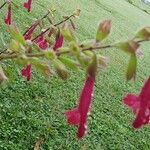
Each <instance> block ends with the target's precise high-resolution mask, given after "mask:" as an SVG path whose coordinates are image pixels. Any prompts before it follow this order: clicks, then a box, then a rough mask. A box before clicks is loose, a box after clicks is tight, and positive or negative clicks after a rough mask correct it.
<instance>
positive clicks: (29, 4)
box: [24, 0, 32, 12]
mask: <svg viewBox="0 0 150 150" xmlns="http://www.w3.org/2000/svg"><path fill="white" fill-rule="evenodd" d="M24 7H25V8H26V9H27V10H28V12H30V11H31V7H32V0H28V1H27V2H25V3H24Z"/></svg>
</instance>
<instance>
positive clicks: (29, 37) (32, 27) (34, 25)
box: [23, 23, 38, 40]
mask: <svg viewBox="0 0 150 150" xmlns="http://www.w3.org/2000/svg"><path fill="white" fill-rule="evenodd" d="M37 25H38V24H37V23H34V24H33V25H32V26H31V27H30V28H29V29H28V30H27V31H26V32H25V33H24V35H23V36H24V39H25V40H30V39H31V36H32V33H33V31H34V30H35V28H36V27H37Z"/></svg>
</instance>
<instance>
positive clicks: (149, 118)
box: [123, 77, 150, 128]
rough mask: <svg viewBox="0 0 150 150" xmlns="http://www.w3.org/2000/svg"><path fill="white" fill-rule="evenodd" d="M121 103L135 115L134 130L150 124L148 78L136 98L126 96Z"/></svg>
mask: <svg viewBox="0 0 150 150" xmlns="http://www.w3.org/2000/svg"><path fill="white" fill-rule="evenodd" d="M123 101H124V103H125V104H126V105H128V106H129V107H131V108H132V110H133V112H134V113H135V114H136V115H137V116H136V118H135V120H134V122H133V127H134V128H140V127H141V126H142V125H145V124H148V123H149V122H150V77H149V78H148V80H147V81H146V82H145V84H144V86H143V88H142V90H141V92H140V94H139V95H138V96H136V95H133V94H128V95H127V96H125V97H124V99H123Z"/></svg>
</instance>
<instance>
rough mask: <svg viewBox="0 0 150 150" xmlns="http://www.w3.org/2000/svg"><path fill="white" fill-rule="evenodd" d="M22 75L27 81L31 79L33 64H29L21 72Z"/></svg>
mask: <svg viewBox="0 0 150 150" xmlns="http://www.w3.org/2000/svg"><path fill="white" fill-rule="evenodd" d="M21 75H22V76H24V77H26V78H27V81H29V80H30V79H31V64H28V65H27V66H26V67H25V68H23V69H22V70H21Z"/></svg>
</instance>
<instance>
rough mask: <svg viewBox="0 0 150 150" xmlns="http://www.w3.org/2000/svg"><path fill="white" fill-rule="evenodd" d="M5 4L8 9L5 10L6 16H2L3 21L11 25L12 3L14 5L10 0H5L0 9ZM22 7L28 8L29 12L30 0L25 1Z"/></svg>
mask: <svg viewBox="0 0 150 150" xmlns="http://www.w3.org/2000/svg"><path fill="white" fill-rule="evenodd" d="M5 5H8V11H7V16H5V17H4V22H5V24H7V25H11V24H12V5H14V2H13V1H12V0H5V2H4V4H3V5H2V6H1V7H0V9H1V8H2V7H4V6H5ZM15 6H16V4H15ZM24 7H25V8H26V9H27V10H28V12H30V11H31V7H32V0H28V1H27V2H25V3H24Z"/></svg>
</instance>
